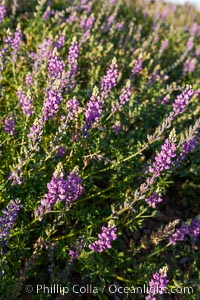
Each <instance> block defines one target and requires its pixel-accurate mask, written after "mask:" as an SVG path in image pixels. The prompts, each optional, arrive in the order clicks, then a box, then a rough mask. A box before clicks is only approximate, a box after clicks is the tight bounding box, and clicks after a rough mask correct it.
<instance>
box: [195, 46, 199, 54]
mask: <svg viewBox="0 0 200 300" xmlns="http://www.w3.org/2000/svg"><path fill="white" fill-rule="evenodd" d="M195 54H196V56H200V47H198V48H197V49H196V51H195Z"/></svg>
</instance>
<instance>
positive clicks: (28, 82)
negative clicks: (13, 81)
mask: <svg viewBox="0 0 200 300" xmlns="http://www.w3.org/2000/svg"><path fill="white" fill-rule="evenodd" d="M25 84H26V86H27V87H31V86H32V84H33V77H32V75H31V74H30V73H27V74H26V76H25Z"/></svg>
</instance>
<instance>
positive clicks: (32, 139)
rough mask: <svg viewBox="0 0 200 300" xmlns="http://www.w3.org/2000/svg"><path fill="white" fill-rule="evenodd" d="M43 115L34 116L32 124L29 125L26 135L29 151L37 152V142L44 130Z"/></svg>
mask: <svg viewBox="0 0 200 300" xmlns="http://www.w3.org/2000/svg"><path fill="white" fill-rule="evenodd" d="M44 123H45V120H44V116H41V117H40V118H38V117H37V118H36V119H35V120H34V123H33V125H32V126H31V127H30V131H29V134H27V136H28V151H29V152H38V151H39V150H40V148H39V143H40V141H41V139H42V134H43V130H44Z"/></svg>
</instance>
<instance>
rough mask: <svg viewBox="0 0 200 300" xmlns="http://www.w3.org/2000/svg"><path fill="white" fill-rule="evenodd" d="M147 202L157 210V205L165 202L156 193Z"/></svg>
mask: <svg viewBox="0 0 200 300" xmlns="http://www.w3.org/2000/svg"><path fill="white" fill-rule="evenodd" d="M145 201H146V202H147V203H148V204H149V205H150V206H151V207H153V208H156V205H157V204H158V203H160V202H162V201H163V199H162V198H161V195H160V194H157V193H156V192H154V193H153V194H152V195H151V196H149V197H148V198H146V199H145Z"/></svg>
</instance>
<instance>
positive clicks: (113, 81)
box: [100, 58, 119, 98]
mask: <svg viewBox="0 0 200 300" xmlns="http://www.w3.org/2000/svg"><path fill="white" fill-rule="evenodd" d="M118 76H119V71H118V65H117V61H116V58H114V59H113V60H112V63H111V65H110V67H109V68H108V70H107V72H106V75H104V76H103V78H102V80H101V84H100V86H101V91H102V94H103V95H102V97H103V98H107V97H108V96H109V94H110V92H111V90H112V88H113V87H115V86H116V85H117V79H118Z"/></svg>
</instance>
